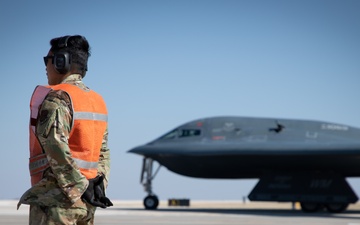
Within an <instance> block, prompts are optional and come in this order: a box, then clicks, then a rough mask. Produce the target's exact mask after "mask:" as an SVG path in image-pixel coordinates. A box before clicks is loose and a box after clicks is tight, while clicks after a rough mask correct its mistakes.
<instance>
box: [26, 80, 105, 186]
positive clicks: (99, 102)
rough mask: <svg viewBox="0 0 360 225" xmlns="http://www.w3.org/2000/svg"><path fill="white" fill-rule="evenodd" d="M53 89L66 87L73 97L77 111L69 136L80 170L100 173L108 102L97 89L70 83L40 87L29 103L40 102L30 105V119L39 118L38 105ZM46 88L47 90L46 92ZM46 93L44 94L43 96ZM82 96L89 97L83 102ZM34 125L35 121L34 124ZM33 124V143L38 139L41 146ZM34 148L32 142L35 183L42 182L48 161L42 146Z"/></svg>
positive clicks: (71, 148)
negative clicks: (98, 171) (90, 89)
mask: <svg viewBox="0 0 360 225" xmlns="http://www.w3.org/2000/svg"><path fill="white" fill-rule="evenodd" d="M51 89H53V90H63V91H65V92H67V93H68V94H69V96H70V99H71V103H72V108H73V111H74V114H73V121H72V129H71V132H70V136H69V148H70V152H71V156H72V159H73V160H74V161H75V163H76V165H77V166H78V167H79V169H80V172H81V173H82V174H83V175H84V176H85V177H86V178H88V179H91V178H94V177H96V175H97V168H98V161H99V157H100V149H101V145H102V139H103V134H104V132H105V130H106V127H107V109H106V105H105V102H104V100H103V99H102V97H101V96H100V95H98V94H97V93H95V92H94V91H84V90H82V89H80V88H79V87H77V86H75V85H71V84H59V85H55V86H51V88H48V87H44V86H38V87H37V88H36V89H35V91H34V94H33V97H32V99H31V104H30V105H35V104H34V103H37V105H38V106H37V108H36V107H31V115H32V116H31V121H34V120H36V119H37V113H38V111H36V110H35V108H36V109H37V110H38V108H39V106H40V105H41V103H42V102H43V101H44V99H45V97H46V95H47V94H48V93H49V91H50V90H51ZM44 90H47V92H46V91H44ZM39 93H41V94H39ZM44 93H45V96H43V94H44ZM39 96H42V97H39ZM83 99H86V101H82V100H83ZM34 115H36V116H34ZM31 124H33V126H32V125H31ZM31 124H30V126H31V128H32V129H31V131H33V133H32V134H33V135H30V142H37V144H38V146H39V147H40V144H39V143H38V140H37V138H36V136H35V125H36V123H35V124H34V123H31ZM30 133H31V132H30ZM31 148H32V145H30V164H29V167H30V174H31V178H32V184H35V183H37V182H39V181H40V179H41V178H42V173H40V172H43V171H44V170H45V169H46V168H48V167H49V163H48V161H47V159H46V156H45V154H43V151H42V149H41V147H40V151H39V149H38V150H37V151H33V150H32V149H31ZM38 173H39V174H40V175H39V174H38Z"/></svg>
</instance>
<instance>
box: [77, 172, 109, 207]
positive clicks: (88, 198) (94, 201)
mask: <svg viewBox="0 0 360 225" xmlns="http://www.w3.org/2000/svg"><path fill="white" fill-rule="evenodd" d="M100 179H101V183H102V181H103V179H104V178H102V177H95V178H93V179H90V180H89V186H88V187H87V189H86V191H85V192H84V194H83V195H82V196H81V199H82V200H83V201H85V202H87V203H88V204H90V205H93V206H95V207H101V208H106V207H107V206H106V205H105V204H104V203H102V202H101V201H100V199H99V198H96V197H95V192H94V190H95V189H94V187H95V183H98V182H99V180H100Z"/></svg>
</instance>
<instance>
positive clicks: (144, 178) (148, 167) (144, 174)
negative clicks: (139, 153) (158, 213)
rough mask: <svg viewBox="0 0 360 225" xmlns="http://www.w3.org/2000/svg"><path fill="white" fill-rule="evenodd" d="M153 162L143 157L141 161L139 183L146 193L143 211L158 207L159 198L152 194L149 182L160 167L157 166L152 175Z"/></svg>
mask: <svg viewBox="0 0 360 225" xmlns="http://www.w3.org/2000/svg"><path fill="white" fill-rule="evenodd" d="M153 162H154V161H153V159H151V158H147V157H144V159H143V166H142V171H141V178H140V183H141V184H142V185H143V186H144V190H145V191H146V192H147V193H148V196H146V197H145V198H144V207H145V209H157V207H158V205H159V198H158V197H157V196H156V195H155V194H154V193H153V192H152V185H151V181H152V180H153V179H154V178H155V176H156V174H157V173H158V172H159V170H160V167H161V165H159V167H158V168H157V169H156V171H155V173H154V174H153Z"/></svg>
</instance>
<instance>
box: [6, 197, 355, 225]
mask: <svg viewBox="0 0 360 225" xmlns="http://www.w3.org/2000/svg"><path fill="white" fill-rule="evenodd" d="M113 202H114V207H110V208H108V209H98V210H97V212H96V214H95V224H96V225H115V224H116V225H117V224H124V225H140V224H141V225H143V224H151V225H170V224H171V225H179V224H186V225H205V224H206V225H235V224H236V225H239V224H241V225H242V224H244V225H254V224H258V225H267V224H269V225H294V224H296V225H304V224H306V225H360V203H357V204H351V205H350V206H349V208H348V209H347V211H345V212H343V213H335V214H334V213H328V212H326V211H323V212H318V213H304V212H302V211H301V210H300V206H299V205H298V204H295V205H293V204H291V203H268V202H247V203H243V202H241V201H196V200H193V201H191V202H190V206H189V207H184V206H182V207H179V206H168V203H167V201H161V202H160V205H159V208H158V209H157V210H145V209H144V208H143V205H142V201H140V200H139V201H113ZM16 204H17V201H0V224H1V225H2V224H4V225H5V224H6V225H23V224H28V223H29V222H28V211H29V207H28V206H27V205H22V206H21V207H20V209H19V210H16Z"/></svg>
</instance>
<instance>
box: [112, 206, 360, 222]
mask: <svg viewBox="0 0 360 225" xmlns="http://www.w3.org/2000/svg"><path fill="white" fill-rule="evenodd" d="M113 210H129V211H144V210H145V209H140V208H121V209H119V208H118V209H113ZM145 211H147V212H153V213H154V214H156V213H164V212H165V213H166V212H169V213H171V212H183V213H214V214H233V215H259V216H260V215H262V216H283V217H292V216H303V217H323V218H339V219H341V218H343V219H349V218H351V219H360V210H347V211H345V212H342V213H328V212H326V211H323V212H316V213H305V212H302V211H301V210H292V209H207V208H164V209H161V208H158V209H156V210H145Z"/></svg>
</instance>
